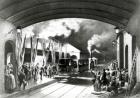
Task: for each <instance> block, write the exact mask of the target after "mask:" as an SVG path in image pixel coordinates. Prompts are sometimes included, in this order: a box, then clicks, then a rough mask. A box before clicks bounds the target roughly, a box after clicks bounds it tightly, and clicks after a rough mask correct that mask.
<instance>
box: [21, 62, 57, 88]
mask: <svg viewBox="0 0 140 98" xmlns="http://www.w3.org/2000/svg"><path fill="white" fill-rule="evenodd" d="M55 74H57V68H56V65H54V64H48V65H46V66H44V65H42V66H41V67H40V66H39V63H37V64H36V65H35V66H31V65H30V64H29V63H27V64H23V65H22V66H21V67H20V68H19V71H18V80H19V88H21V86H23V89H25V87H26V85H27V84H28V83H29V82H30V80H34V81H35V82H36V81H37V80H39V79H40V80H42V79H43V76H46V77H48V78H51V77H53V76H54V75H55Z"/></svg>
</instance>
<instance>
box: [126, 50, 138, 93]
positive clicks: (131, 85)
mask: <svg viewBox="0 0 140 98" xmlns="http://www.w3.org/2000/svg"><path fill="white" fill-rule="evenodd" d="M137 54H138V49H137V48H136V50H135V53H134V56H133V59H132V68H131V71H130V77H129V81H128V91H129V94H130V92H131V91H132V89H133V88H134V86H135V84H136V63H137Z"/></svg>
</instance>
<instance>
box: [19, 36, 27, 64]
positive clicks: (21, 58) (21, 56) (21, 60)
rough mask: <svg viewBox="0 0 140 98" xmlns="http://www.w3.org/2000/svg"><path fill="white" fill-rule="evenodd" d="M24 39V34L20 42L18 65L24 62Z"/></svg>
mask: <svg viewBox="0 0 140 98" xmlns="http://www.w3.org/2000/svg"><path fill="white" fill-rule="evenodd" d="M25 41H26V35H25V37H24V39H23V41H22V44H21V51H20V65H22V64H23V63H24V55H25V43H26V42H25Z"/></svg>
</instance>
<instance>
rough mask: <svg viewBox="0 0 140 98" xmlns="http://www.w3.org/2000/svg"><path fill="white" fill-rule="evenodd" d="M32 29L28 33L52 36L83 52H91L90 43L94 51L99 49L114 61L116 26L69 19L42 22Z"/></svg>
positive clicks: (93, 21) (94, 21) (42, 36)
mask: <svg viewBox="0 0 140 98" xmlns="http://www.w3.org/2000/svg"><path fill="white" fill-rule="evenodd" d="M30 28H32V29H29V30H28V31H30V32H32V33H33V34H34V35H35V36H38V35H39V36H40V37H41V38H45V39H47V38H48V37H50V36H51V37H53V38H55V39H56V40H59V41H60V42H62V43H65V42H68V43H70V44H72V45H73V46H75V47H76V48H78V49H80V50H81V51H82V52H86V53H88V52H89V51H88V47H89V44H88V43H91V47H90V48H91V49H92V50H93V49H98V50H99V51H100V52H101V54H102V55H106V56H107V57H109V58H108V59H112V58H113V54H114V52H115V50H114V49H115V48H113V47H112V40H114V39H115V37H116V35H115V33H114V26H112V25H109V24H107V23H103V22H100V21H96V20H89V19H76V18H72V19H71V18H68V19H58V20H51V21H46V22H41V23H38V24H35V25H33V26H32V27H30ZM26 30H27V28H26ZM28 33H29V32H28Z"/></svg>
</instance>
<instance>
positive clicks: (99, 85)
mask: <svg viewBox="0 0 140 98" xmlns="http://www.w3.org/2000/svg"><path fill="white" fill-rule="evenodd" d="M91 72H92V74H93V80H92V82H93V86H94V91H97V92H100V91H108V92H112V93H114V94H118V93H122V92H123V91H126V88H127V87H128V71H127V70H125V69H123V70H119V69H117V70H109V69H103V70H102V71H92V70H91Z"/></svg>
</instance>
